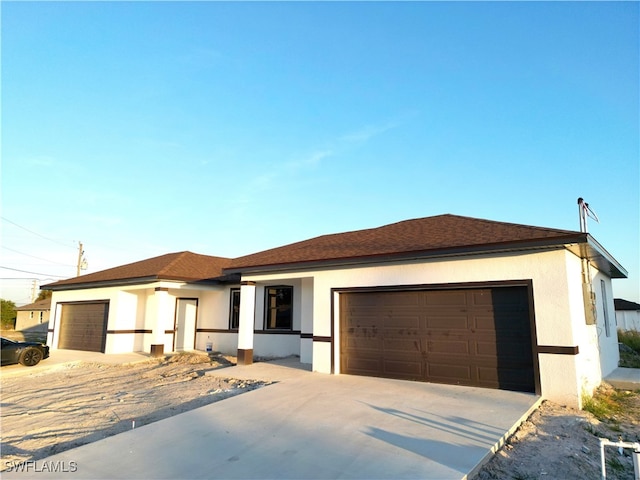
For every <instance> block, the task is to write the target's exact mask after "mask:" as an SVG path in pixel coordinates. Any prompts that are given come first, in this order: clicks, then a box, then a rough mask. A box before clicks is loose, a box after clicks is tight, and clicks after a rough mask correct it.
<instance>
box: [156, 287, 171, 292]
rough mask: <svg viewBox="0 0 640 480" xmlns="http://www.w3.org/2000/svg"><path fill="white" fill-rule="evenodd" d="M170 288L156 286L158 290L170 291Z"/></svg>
mask: <svg viewBox="0 0 640 480" xmlns="http://www.w3.org/2000/svg"><path fill="white" fill-rule="evenodd" d="M168 291H169V289H168V288H167V287H156V292H168Z"/></svg>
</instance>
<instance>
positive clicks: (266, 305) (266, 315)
mask: <svg viewBox="0 0 640 480" xmlns="http://www.w3.org/2000/svg"><path fill="white" fill-rule="evenodd" d="M279 288H281V289H285V288H286V289H289V291H290V292H291V307H290V308H289V326H288V327H269V320H270V312H271V309H270V308H269V297H270V295H269V290H270V289H279ZM264 330H265V331H269V332H277V331H281V332H291V331H293V285H265V287H264Z"/></svg>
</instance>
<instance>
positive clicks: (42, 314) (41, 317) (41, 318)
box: [40, 312, 44, 323]
mask: <svg viewBox="0 0 640 480" xmlns="http://www.w3.org/2000/svg"><path fill="white" fill-rule="evenodd" d="M43 320H44V312H40V323H42V321H43Z"/></svg>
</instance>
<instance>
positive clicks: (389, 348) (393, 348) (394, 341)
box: [382, 338, 421, 354]
mask: <svg viewBox="0 0 640 480" xmlns="http://www.w3.org/2000/svg"><path fill="white" fill-rule="evenodd" d="M382 348H383V350H384V351H385V352H397V353H398V354H400V353H404V352H416V353H420V351H421V348H420V341H419V340H416V339H415V338H406V339H401V338H385V339H384V340H382Z"/></svg>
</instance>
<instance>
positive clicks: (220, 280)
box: [40, 275, 240, 292]
mask: <svg viewBox="0 0 640 480" xmlns="http://www.w3.org/2000/svg"><path fill="white" fill-rule="evenodd" d="M239 281H240V276H239V275H221V276H219V277H215V278H203V279H193V278H159V277H156V276H151V277H138V278H123V279H116V280H103V281H97V282H95V281H94V282H91V281H89V282H78V283H66V284H63V285H56V284H55V283H52V284H48V285H43V286H42V287H40V289H41V290H52V291H54V292H58V291H65V290H86V289H89V288H108V287H130V286H133V285H148V284H152V283H157V282H179V283H187V284H196V285H201V286H204V285H208V286H213V285H223V284H228V283H239Z"/></svg>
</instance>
